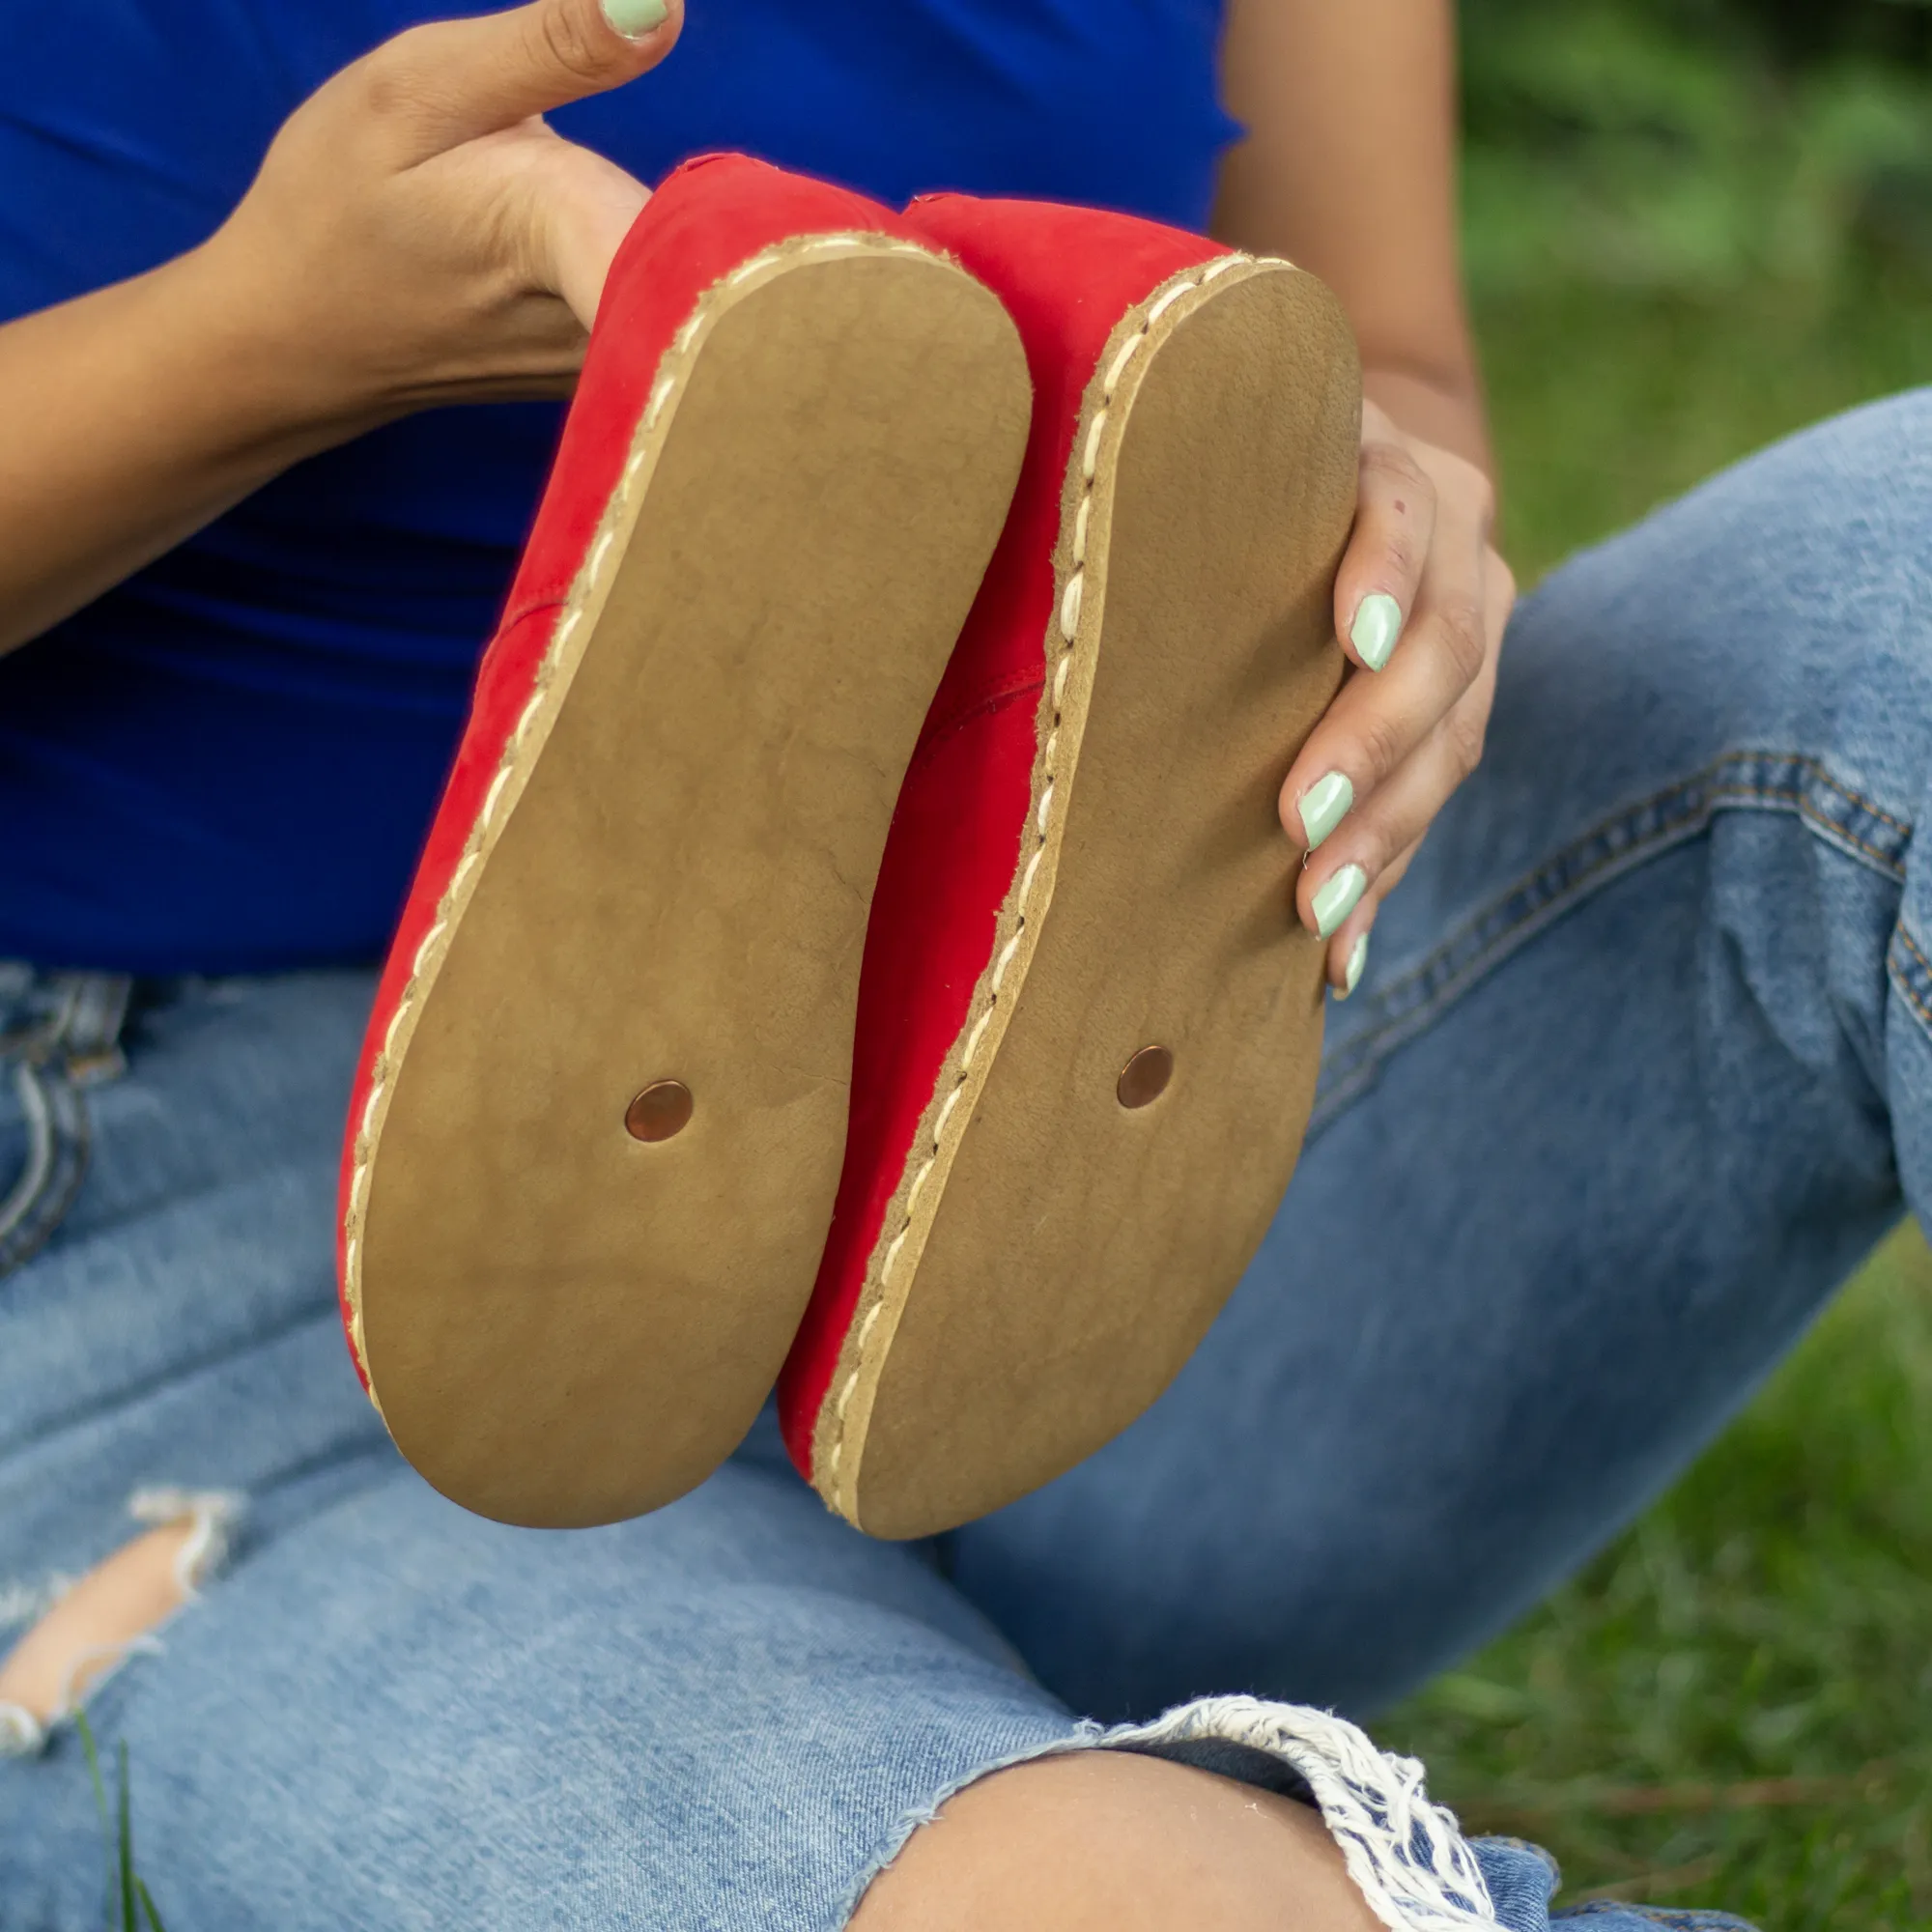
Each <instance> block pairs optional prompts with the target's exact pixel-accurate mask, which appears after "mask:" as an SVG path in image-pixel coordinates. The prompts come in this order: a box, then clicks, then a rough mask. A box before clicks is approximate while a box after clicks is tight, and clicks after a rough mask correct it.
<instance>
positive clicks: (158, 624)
mask: <svg viewBox="0 0 1932 1932" xmlns="http://www.w3.org/2000/svg"><path fill="white" fill-rule="evenodd" d="M477 10H478V11H480V4H479V5H478V8H477ZM459 11H464V7H463V5H462V0H457V4H454V5H450V6H445V7H444V8H441V9H437V8H434V7H431V6H428V5H425V4H423V0H93V4H90V5H88V6H75V5H67V4H59V5H46V6H25V5H19V6H9V7H7V8H6V9H5V10H4V15H5V17H4V19H0V320H11V319H12V318H14V317H15V316H18V315H22V314H26V313H29V312H31V311H33V310H35V309H39V308H43V307H46V306H47V305H49V304H50V303H53V302H58V301H62V300H65V299H67V298H70V297H72V296H76V295H80V294H82V293H84V292H86V291H88V290H90V289H95V288H99V287H100V286H102V285H104V284H106V283H109V282H113V281H118V280H120V279H122V278H123V277H125V276H128V275H131V274H135V273H137V272H139V271H141V270H146V269H149V268H152V267H154V266H156V264H158V263H160V262H163V261H165V260H167V259H169V258H170V257H172V256H174V255H177V254H180V253H181V252H182V251H184V250H185V249H187V248H189V247H191V246H193V245H194V244H195V243H196V242H198V241H202V240H203V239H204V238H205V237H206V236H207V235H208V234H209V233H210V232H211V231H212V230H213V228H215V227H216V226H217V225H218V223H219V222H220V221H221V220H222V218H223V216H224V215H226V213H228V211H229V210H230V209H231V208H232V207H233V206H234V204H235V203H236V201H238V200H239V199H240V197H241V194H242V193H243V191H244V190H245V189H246V187H247V185H248V183H249V181H250V179H251V178H252V176H253V174H254V171H255V168H256V166H257V165H258V163H259V162H260V159H261V156H262V154H263V152H264V150H265V149H266V148H267V146H268V144H269V141H270V137H271V136H272V135H273V133H274V131H275V129H276V128H277V127H278V126H279V125H280V124H281V122H282V121H283V120H284V119H285V118H286V117H287V115H288V114H289V113H290V112H291V111H292V110H293V109H294V108H295V107H296V106H297V105H298V103H299V102H300V101H301V100H302V99H304V98H305V97H306V96H307V95H308V94H310V93H311V92H312V91H313V90H314V89H315V88H316V87H317V86H318V85H319V84H320V83H321V82H322V81H323V80H324V79H326V78H327V76H328V75H329V74H330V73H332V72H334V71H336V70H337V69H338V68H341V67H342V66H344V65H345V64H346V63H348V62H349V61H351V60H353V59H354V58H355V57H356V56H357V55H358V54H360V53H362V52H364V51H366V50H367V49H368V48H370V47H371V46H374V45H375V44H376V43H378V42H380V41H383V40H384V39H386V38H387V37H388V36H389V35H391V34H393V33H396V32H398V31H399V30H400V29H402V28H404V27H407V26H411V25H413V24H415V23H416V22H417V21H419V20H422V19H426V18H435V17H437V16H438V14H439V13H441V14H448V13H453V12H459ZM1219 28H1220V19H1219V0H813V4H811V5H809V6H801V5H799V4H797V0H690V15H689V19H688V22H687V25H686V27H685V32H684V38H683V41H682V43H680V45H679V46H678V47H677V49H676V51H675V52H674V53H673V54H672V55H671V56H670V58H669V60H668V62H667V63H666V64H665V65H664V66H663V67H661V68H660V69H658V70H657V71H655V72H654V73H651V74H647V75H645V76H644V77H643V78H642V79H641V80H639V81H638V82H636V83H634V84H633V85H632V86H630V87H628V88H625V89H623V90H620V91H619V92H617V93H615V94H611V95H605V96H602V97H600V98H598V99H593V100H588V101H584V102H582V103H580V104H578V105H576V106H574V107H570V108H566V109H564V110H563V111H561V112H560V113H557V114H555V115H554V116H553V117H552V120H553V124H554V126H555V127H556V128H557V129H558V130H559V131H560V132H562V133H564V134H566V135H568V136H569V137H571V138H572V139H575V140H578V141H582V142H584V143H585V144H587V145H589V146H591V147H594V148H597V149H600V150H602V151H603V152H604V153H605V154H607V155H609V156H612V157H613V158H614V159H615V160H617V161H618V162H619V163H620V164H621V165H623V166H624V167H626V168H628V169H629V170H630V171H631V172H632V173H634V174H635V175H637V176H638V177H639V178H640V179H641V180H643V181H645V182H655V181H658V180H660V179H661V178H662V177H663V176H664V175H665V174H666V173H667V172H668V170H669V169H670V168H671V167H673V166H674V165H675V164H676V163H677V162H678V161H680V160H681V159H683V158H684V157H685V156H689V155H693V154H698V153H702V152H705V151H707V150H712V149H723V148H730V149H739V150H743V151H745V152H747V153H751V154H754V155H759V156H763V157H765V158H766V159H769V160H773V161H777V162H779V163H781V164H782V165H785V166H788V167H793V168H798V169H802V170H805V171H807V172H809V173H812V174H817V175H821V176H825V177H828V178H830V179H832V180H836V181H839V182H843V183H846V184H848V185H852V186H855V187H858V188H862V189H865V190H867V192H869V193H871V194H874V195H876V196H878V197H879V198H880V199H882V200H884V201H886V202H887V203H889V204H891V205H893V206H898V205H901V204H903V203H904V202H905V201H906V200H907V199H908V198H909V197H910V196H911V195H913V194H915V193H917V192H921V191H923V190H925V189H928V188H939V187H953V188H964V189H967V190H970V191H974V192H979V193H985V194H1022V195H1033V196H1039V197H1044V198H1048V199H1054V200H1065V201H1081V202H1089V203H1093V204H1096V205H1100V206H1105V207H1112V208H1120V209H1126V210H1130V211H1132V212H1134V213H1143V214H1149V215H1153V216H1156V217H1158V218H1161V219H1164V220H1167V221H1171V222H1175V223H1178V224H1180V225H1182V226H1187V227H1200V226H1202V225H1203V224H1204V223H1205V221H1206V218H1207V213H1208V201H1209V198H1210V195H1211V192H1212V185H1213V178H1214V172H1215V166H1216V162H1217V159H1218V156H1219V154H1220V152H1221V150H1222V148H1223V147H1224V146H1225V145H1226V143H1227V142H1228V141H1229V140H1230V138H1232V137H1233V135H1234V134H1235V133H1236V128H1235V127H1234V125H1233V124H1232V123H1231V122H1230V121H1229V120H1228V119H1227V117H1226V116H1225V115H1224V114H1223V112H1222V110H1221V108H1220V106H1219V103H1218V99H1217V95H1216V90H1215V46H1216V41H1217V38H1218V34H1219ZM557 423H558V411H557V410H556V408H554V406H550V405H526V404H516V405H491V406H484V407H470V408H463V409H449V410H440V411H436V412H429V413H426V414H423V415H419V416H415V417H413V418H411V419H410V420H408V421H405V422H400V423H396V424H393V425H391V426H390V427H388V428H385V429H383V430H380V431H378V432H377V433H375V434H374V435H371V436H366V437H364V438H362V439H360V440H358V441H355V442H353V443H350V444H348V445H346V446H344V447H342V448H340V449H337V450H333V451H330V452H328V453H327V454H326V455H323V456H320V457H317V458H315V459H314V460H313V461H310V462H307V463H304V464H302V465H300V466H299V467H298V468H297V469H293V470H290V471H289V472H288V473H287V474H286V475H284V476H282V477H280V478H278V479H277V480H276V481H274V482H272V483H270V485H269V486H268V487H267V488H265V489H263V490H261V491H259V492H258V493H257V494H256V495H255V496H253V497H250V498H249V499H248V500H247V501H246V502H244V503H242V504H241V505H240V506H239V507H238V508H237V509H235V510H234V511H232V512H230V513H229V514H228V515H227V516H224V517H222V518H221V519H220V520H219V521H218V522H216V523H214V524H213V525H211V526H209V527H208V528H207V529H206V530H204V531H203V532H202V533H201V534H200V535H198V536H196V537H194V538H193V539H191V540H190V541H189V542H187V543H185V544H184V545H182V546H181V547H180V548H179V549H178V550H176V551H174V552H172V553H171V554H168V555H167V556H164V557H162V558H161V559H160V560H159V561H158V562H156V563H155V564H154V565H153V566H152V567H150V568H149V569H146V570H144V571H142V572H141V573H140V574H139V575H138V576H136V577H134V578H132V579H130V580H129V581H128V582H126V583H124V584H122V585H120V586H119V587H118V588H117V589H115V590H113V591H111V592H110V593H109V594H108V595H106V596H104V597H102V598H100V599H99V601H98V602H97V603H95V604H93V605H90V606H89V607H88V608H87V609H86V610H84V611H79V612H78V613H77V614H76V615H74V616H73V617H71V618H70V619H68V620H67V621H66V622H65V623H63V624H61V625H59V626H57V627H56V628H55V629H54V630H52V631H50V632H48V633H47V634H46V635H45V636H44V637H43V638H40V639H36V640H35V641H34V642H32V643H30V644H28V645H26V646H24V647H23V648H21V649H20V650H18V651H15V652H14V653H12V654H10V655H7V656H0V958H6V957H16V958H27V959H32V960H35V961H38V962H39V963H42V964H45V965H76V966H79V965H84V966H100V967H111V968H120V969H124V970H128V971H133V972H141V973H173V972H229V971H255V970H262V969H268V968H273V967H282V966H295V965H302V964H312V963H322V962H326V961H333V960H345V959H360V958H368V957H372V956H374V955H376V954H378V953H380V952H381V951H382V949H383V946H384V943H385V941H386V939H387V936H388V932H389V928H390V926H391V924H392V923H393V921H394V919H395V917H396V914H397V912H398V911H399V909H400V907H401V903H402V898H403V895H404V892H405V890H406V888H407V885H408V881H409V876H410V872H411V869H412V866H413V864H414V859H415V854H416V849H417V847H418V845H419V843H420V841H421V838H422V836H423V833H424V832H425V830H426V829H427V826H428V823H429V818H430V814H431V812H432V811H433V810H434V808H435V803H436V798H437V794H438V791H439V790H440V785H441V781H442V779H443V775H444V772H445V770H446V768H447V766H448V762H449V758H450V754H451V753H452V751H453V749H454V746H455V742H456V737H457V734H458V732H459V731H460V729H461V726H462V722H463V717H464V711H465V707H466V703H467V700H468V696H469V685H470V679H471V676H472V673H473V671H474V668H475V662H476V658H477V655H478V653H479V651H480V649H481V646H482V644H483V642H484V641H485V639H487V637H488V635H489V633H490V630H491V627H492V624H493V623H494V621H495V617H496V614H497V605H498V602H499V600H500V599H501V596H502V594H503V591H504V589H505V587H506V585H507V584H508V582H509V578H510V575H511V572H512V570H513V569H514V567H515V562H516V556H517V551H518V548H519V546H520V543H521V540H522V538H523V535H524V532H525V530H526V527H527V526H528V523H529V519H530V516H531V513H532V511H533V509H534V507H535V502H536V497H537V494H538V492H539V490H540V489H541V487H542V483H543V478H544V474H545V470H546V468H547V465H548V463H549V459H550V453H551V449H552V445H553V442H554V438H555V434H556V429H557ZM0 434H4V426H0ZM4 540H5V539H4V535H0V541H4Z"/></svg>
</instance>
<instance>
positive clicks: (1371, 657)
mask: <svg viewBox="0 0 1932 1932" xmlns="http://www.w3.org/2000/svg"><path fill="white" fill-rule="evenodd" d="M1401 636H1402V606H1401V605H1400V604H1398V603H1397V602H1396V601H1395V599H1394V598H1393V597H1391V596H1390V595H1389V594H1388V592H1387V591H1386V590H1372V591H1370V593H1369V594H1368V595H1367V596H1366V597H1364V598H1363V599H1362V601H1361V602H1360V603H1359V604H1357V605H1356V606H1355V621H1354V622H1353V623H1352V624H1350V626H1349V641H1350V643H1351V644H1353V645H1354V647H1355V655H1356V656H1357V657H1359V658H1360V659H1361V661H1362V662H1363V663H1364V664H1365V665H1367V666H1368V668H1370V669H1371V670H1380V669H1381V668H1382V666H1383V665H1385V664H1387V663H1388V661H1389V653H1390V652H1391V651H1392V650H1394V649H1395V640H1396V639H1398V638H1399V637H1401Z"/></svg>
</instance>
